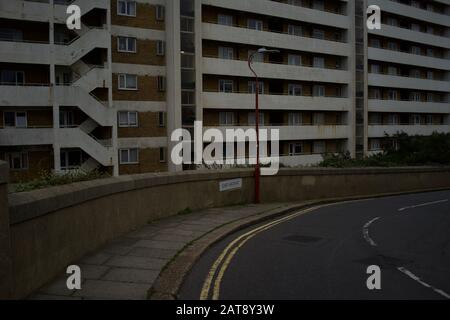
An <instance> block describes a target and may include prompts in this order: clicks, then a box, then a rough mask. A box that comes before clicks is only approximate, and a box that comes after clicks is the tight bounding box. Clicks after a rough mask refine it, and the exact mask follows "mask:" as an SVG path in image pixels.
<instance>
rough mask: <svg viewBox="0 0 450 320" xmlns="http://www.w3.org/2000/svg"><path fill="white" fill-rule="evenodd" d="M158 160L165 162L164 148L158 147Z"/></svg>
mask: <svg viewBox="0 0 450 320" xmlns="http://www.w3.org/2000/svg"><path fill="white" fill-rule="evenodd" d="M159 162H161V163H163V162H166V148H159Z"/></svg>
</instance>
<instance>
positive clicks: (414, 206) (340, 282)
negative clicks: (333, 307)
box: [177, 191, 450, 300]
mask: <svg viewBox="0 0 450 320" xmlns="http://www.w3.org/2000/svg"><path fill="white" fill-rule="evenodd" d="M316 206H317V207H316V208H314V209H312V208H309V209H302V210H298V211H295V213H291V214H289V215H284V216H283V218H279V219H277V220H274V219H272V220H271V221H270V222H261V223H259V224H256V225H253V226H251V227H248V228H245V229H242V230H240V231H238V232H234V233H232V234H230V235H228V236H226V237H224V238H223V239H222V240H220V241H218V242H216V243H215V244H214V245H212V246H210V247H209V248H208V249H207V250H206V251H205V252H204V254H203V255H202V256H201V257H200V258H199V259H197V260H196V262H195V263H194V265H193V267H192V269H191V271H190V272H189V273H188V275H187V277H186V278H185V280H184V282H183V283H182V284H181V289H180V290H179V292H178V293H177V297H178V298H179V299H183V300H185V299H189V300H198V299H200V298H201V297H202V296H203V298H205V299H219V300H255V299H256V300H266V299H270V300H272V299H275V300H278V299H286V300H310V299H319V300H324V299H326V300H327V299H337V300H341V299H350V300H361V299H363V300H378V299H388V300H403V299H408V300H409V299H411V300H416V299H430V300H435V299H437V300H439V299H442V300H446V299H450V191H438V192H427V193H417V194H408V195H397V196H389V197H383V198H373V199H365V200H358V201H349V202H342V203H334V204H316ZM281 219H284V220H281ZM277 221H278V222H279V223H277ZM269 223H270V224H269ZM369 266H378V267H379V268H380V278H379V280H380V285H381V288H380V290H377V289H375V290H369V288H368V286H367V280H368V278H369V276H370V274H368V267H369Z"/></svg>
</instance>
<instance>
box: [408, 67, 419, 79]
mask: <svg viewBox="0 0 450 320" xmlns="http://www.w3.org/2000/svg"><path fill="white" fill-rule="evenodd" d="M409 75H410V76H411V77H413V78H420V70H418V69H411V71H410V73H409Z"/></svg>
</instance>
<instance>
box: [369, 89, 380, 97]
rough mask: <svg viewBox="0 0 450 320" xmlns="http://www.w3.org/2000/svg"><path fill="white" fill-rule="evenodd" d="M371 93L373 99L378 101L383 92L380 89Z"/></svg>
mask: <svg viewBox="0 0 450 320" xmlns="http://www.w3.org/2000/svg"><path fill="white" fill-rule="evenodd" d="M371 92H372V95H371V97H372V99H377V100H378V99H380V98H381V90H380V89H372V90H371Z"/></svg>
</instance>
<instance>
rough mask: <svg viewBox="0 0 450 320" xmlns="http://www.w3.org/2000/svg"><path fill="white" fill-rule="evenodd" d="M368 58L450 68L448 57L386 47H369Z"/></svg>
mask: <svg viewBox="0 0 450 320" xmlns="http://www.w3.org/2000/svg"><path fill="white" fill-rule="evenodd" d="M368 58H369V60H377V61H386V62H392V63H400V64H407V65H412V66H419V67H426V68H432V69H440V70H450V60H449V59H439V58H434V57H429V56H424V55H418V54H412V53H407V52H401V51H394V50H388V49H380V48H372V47H369V48H368Z"/></svg>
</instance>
